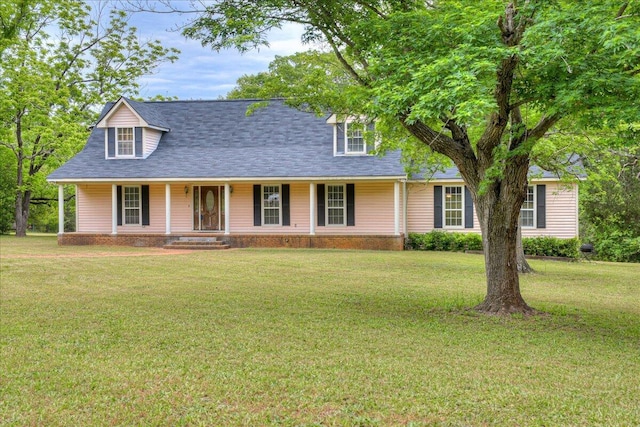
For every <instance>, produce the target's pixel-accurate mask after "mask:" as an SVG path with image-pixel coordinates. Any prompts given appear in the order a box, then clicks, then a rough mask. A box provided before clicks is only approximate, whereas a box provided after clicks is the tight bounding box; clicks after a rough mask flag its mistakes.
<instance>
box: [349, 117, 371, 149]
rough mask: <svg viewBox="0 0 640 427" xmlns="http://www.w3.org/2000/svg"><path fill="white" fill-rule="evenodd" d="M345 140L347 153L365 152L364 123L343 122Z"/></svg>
mask: <svg viewBox="0 0 640 427" xmlns="http://www.w3.org/2000/svg"><path fill="white" fill-rule="evenodd" d="M345 133H346V140H347V147H346V149H347V150H346V153H347V154H366V153H367V143H366V141H365V140H364V125H363V124H362V123H345Z"/></svg>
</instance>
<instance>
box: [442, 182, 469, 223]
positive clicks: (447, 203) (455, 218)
mask: <svg viewBox="0 0 640 427" xmlns="http://www.w3.org/2000/svg"><path fill="white" fill-rule="evenodd" d="M462 197H463V196H462V187H460V186H455V187H445V188H444V225H445V227H462V226H463V224H462V218H463V214H464V212H463V211H464V203H463V198H462Z"/></svg>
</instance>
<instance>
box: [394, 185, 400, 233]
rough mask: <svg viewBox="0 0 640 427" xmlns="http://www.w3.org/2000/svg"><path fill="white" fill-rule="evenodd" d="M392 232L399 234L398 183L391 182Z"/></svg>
mask: <svg viewBox="0 0 640 427" xmlns="http://www.w3.org/2000/svg"><path fill="white" fill-rule="evenodd" d="M393 232H394V233H395V235H396V236H399V235H400V183H399V182H398V181H396V182H394V183H393Z"/></svg>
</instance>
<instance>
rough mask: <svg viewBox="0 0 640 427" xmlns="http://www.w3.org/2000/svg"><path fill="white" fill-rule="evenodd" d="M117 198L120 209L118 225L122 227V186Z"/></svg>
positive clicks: (119, 188) (119, 186)
mask: <svg viewBox="0 0 640 427" xmlns="http://www.w3.org/2000/svg"><path fill="white" fill-rule="evenodd" d="M117 196H118V202H117V204H116V205H117V208H118V225H122V185H118V191H117Z"/></svg>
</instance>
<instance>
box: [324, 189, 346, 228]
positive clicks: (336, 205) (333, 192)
mask: <svg viewBox="0 0 640 427" xmlns="http://www.w3.org/2000/svg"><path fill="white" fill-rule="evenodd" d="M345 210H346V203H345V194H344V185H327V225H345V219H346V212H345Z"/></svg>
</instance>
